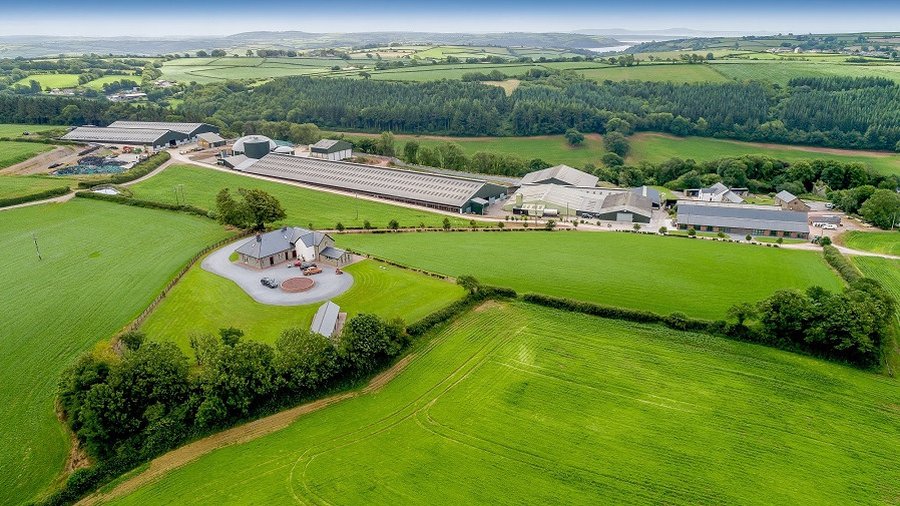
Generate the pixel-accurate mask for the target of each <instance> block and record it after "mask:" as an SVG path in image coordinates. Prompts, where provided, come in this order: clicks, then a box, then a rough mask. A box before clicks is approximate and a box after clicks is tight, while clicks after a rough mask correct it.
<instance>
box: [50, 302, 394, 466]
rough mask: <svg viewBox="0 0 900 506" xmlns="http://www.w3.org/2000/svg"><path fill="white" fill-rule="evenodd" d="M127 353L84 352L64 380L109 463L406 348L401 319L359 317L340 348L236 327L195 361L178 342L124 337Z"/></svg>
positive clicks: (315, 338) (356, 373) (202, 343)
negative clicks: (255, 335) (250, 335)
mask: <svg viewBox="0 0 900 506" xmlns="http://www.w3.org/2000/svg"><path fill="white" fill-rule="evenodd" d="M120 341H121V353H120V354H117V355H116V354H113V355H110V354H99V353H95V352H90V353H87V354H85V355H83V356H82V357H81V358H80V359H79V360H78V361H77V363H76V364H75V365H74V366H73V367H71V368H70V369H68V370H67V371H66V372H65V373H64V374H63V376H62V378H61V380H60V383H59V399H60V404H61V406H62V408H63V410H64V412H65V414H66V419H67V421H68V424H69V426H70V427H71V428H72V430H73V431H74V432H75V434H76V435H77V436H78V438H79V439H80V440H81V441H82V442H83V443H84V445H85V448H86V449H87V450H88V452H89V453H90V454H91V455H93V456H95V457H97V458H99V459H101V460H102V459H106V458H109V457H111V456H113V455H115V454H116V452H119V451H129V449H131V450H133V449H135V448H145V447H147V446H151V447H153V448H154V449H156V450H164V449H167V448H170V447H172V446H174V445H175V444H178V443H179V442H181V441H183V440H185V439H187V438H189V437H190V436H191V435H192V434H198V433H202V432H204V431H206V430H208V429H209V428H213V427H219V426H224V425H227V424H229V423H232V422H234V421H236V420H240V419H244V418H247V417H250V416H253V415H255V414H257V413H260V412H262V411H264V410H265V409H266V408H268V407H279V406H282V405H285V404H286V403H287V402H291V401H296V400H299V399H302V398H307V397H310V396H312V395H317V394H319V393H321V392H322V391H323V389H326V388H328V387H330V386H333V385H336V384H337V383H338V382H340V381H350V380H353V379H354V378H359V377H361V376H364V375H367V374H369V373H371V372H372V371H374V370H375V369H376V368H378V367H380V366H381V365H382V364H384V363H385V362H386V361H387V360H389V359H390V358H391V357H394V356H396V355H397V354H398V353H399V352H400V350H402V349H403V347H404V346H405V345H406V344H407V341H408V336H407V334H406V332H405V327H404V325H403V322H401V321H390V322H388V321H384V320H382V319H380V318H378V317H377V316H374V315H369V314H361V315H358V316H355V317H353V318H351V319H350V320H349V321H348V322H347V324H346V326H345V328H344V330H343V332H342V335H341V338H340V342H339V343H338V344H335V343H333V342H332V341H331V340H330V339H329V338H327V337H325V336H322V335H320V334H316V333H313V332H310V331H308V330H305V329H300V328H289V329H286V330H285V331H284V332H282V334H281V337H279V339H278V340H277V341H276V342H275V345H274V346H271V345H268V344H263V343H260V342H257V341H254V340H250V339H245V338H244V336H243V332H241V331H240V330H239V329H234V328H226V329H221V330H220V332H219V336H212V335H200V336H194V337H192V338H191V349H192V350H193V357H192V358H188V357H187V356H185V355H184V353H183V352H182V351H181V350H180V349H179V348H178V347H177V346H176V345H174V344H173V343H159V342H153V341H145V339H144V336H143V335H142V334H140V333H129V334H126V335H124V336H122V338H121V340H120Z"/></svg>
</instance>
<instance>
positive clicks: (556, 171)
mask: <svg viewBox="0 0 900 506" xmlns="http://www.w3.org/2000/svg"><path fill="white" fill-rule="evenodd" d="M598 181H600V178H598V177H597V176H595V175H593V174H588V173H587V172H584V171H581V170H578V169H575V168H573V167H569V166H568V165H556V166H554V167H549V168H546V169H541V170H536V171H534V172H529V173H528V174H525V176H524V177H522V183H521V184H522V185H533V184H555V185H562V186H580V187H585V188H593V187H594V186H597V182H598Z"/></svg>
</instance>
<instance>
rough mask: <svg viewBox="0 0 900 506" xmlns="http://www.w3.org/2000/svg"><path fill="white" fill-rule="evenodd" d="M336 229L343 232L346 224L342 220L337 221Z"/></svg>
mask: <svg viewBox="0 0 900 506" xmlns="http://www.w3.org/2000/svg"><path fill="white" fill-rule="evenodd" d="M334 229H335V230H337V231H338V232H343V231H344V224H343V223H341V222H337V225H335V227H334Z"/></svg>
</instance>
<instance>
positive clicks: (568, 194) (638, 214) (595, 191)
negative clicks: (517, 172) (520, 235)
mask: <svg viewBox="0 0 900 506" xmlns="http://www.w3.org/2000/svg"><path fill="white" fill-rule="evenodd" d="M635 190H640V189H639V188H635V189H632V190H626V189H622V188H585V187H574V186H566V185H558V184H555V183H550V184H533V185H523V186H522V187H521V188H519V189H518V190H516V193H515V196H514V198H513V202H510V203H508V204H506V205H505V206H503V209H504V210H506V211H511V212H512V213H513V214H521V215H528V216H537V217H541V216H544V217H551V216H577V217H579V218H587V219H598V220H609V221H620V222H628V223H631V222H636V223H650V220H651V218H652V216H653V208H654V202H653V199H652V198H650V197H648V196H646V195H644V193H643V192H641V191H635Z"/></svg>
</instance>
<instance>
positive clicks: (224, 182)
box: [130, 165, 469, 229]
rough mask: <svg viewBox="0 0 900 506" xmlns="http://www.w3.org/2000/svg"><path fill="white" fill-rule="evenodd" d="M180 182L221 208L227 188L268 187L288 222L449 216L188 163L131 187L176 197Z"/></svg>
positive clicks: (382, 222) (403, 221)
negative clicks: (219, 197) (221, 196)
mask: <svg viewBox="0 0 900 506" xmlns="http://www.w3.org/2000/svg"><path fill="white" fill-rule="evenodd" d="M176 186H179V195H182V193H181V191H182V190H183V195H184V197H185V198H186V199H187V203H188V204H191V205H195V206H199V207H202V208H204V209H215V203H216V194H217V193H219V191H220V190H221V189H222V188H229V189H231V191H232V192H236V191H237V189H238V188H258V189H260V190H264V191H267V192H269V193H271V194H272V195H274V196H275V197H276V198H278V200H279V201H280V202H281V205H282V207H284V210H285V211H286V212H287V219H285V220H284V224H286V225H291V226H298V227H309V228H322V229H331V228H334V227H335V225H336V224H337V223H338V222H341V223H343V224H344V226H346V227H362V225H363V222H364V221H365V220H369V221H370V222H371V223H372V226H373V227H377V228H386V227H387V226H388V223H389V222H390V221H391V220H397V221H398V222H399V223H400V226H401V227H415V226H418V225H419V224H420V223H425V224H426V225H428V226H431V227H439V226H441V223H442V222H443V220H444V216H443V215H440V214H435V213H430V212H428V211H420V210H418V209H409V208H405V207H400V206H395V205H391V204H383V203H381V202H373V201H371V200H365V199H361V198H354V197H350V196H346V195H337V194H335V193H330V192H326V191H319V190H310V189H307V188H300V187H297V186H293V185H290V184H284V183H276V182H273V181H264V180H261V179H256V178H252V177H247V176H242V175H239V174H230V173H227V172H222V171H219V170H214V169H206V168H202V167H194V166H187V165H179V166H174V167H169V168H168V169H166V170H165V171H164V172H162V173H160V174H157V175H156V176H153V177H152V178H150V179H148V180H146V181H144V182H142V183H138V184H136V185H134V186H131V187H130V189H131V190H132V191H133V192H134V197H135V198H138V199H146V200H155V201H158V202H168V203H175V190H174V189H175V187H176ZM357 213H358V215H359V218H357ZM450 221H451V222H452V223H453V224H455V225H468V223H469V219H468V218H466V219H463V218H455V217H451V218H450Z"/></svg>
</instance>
